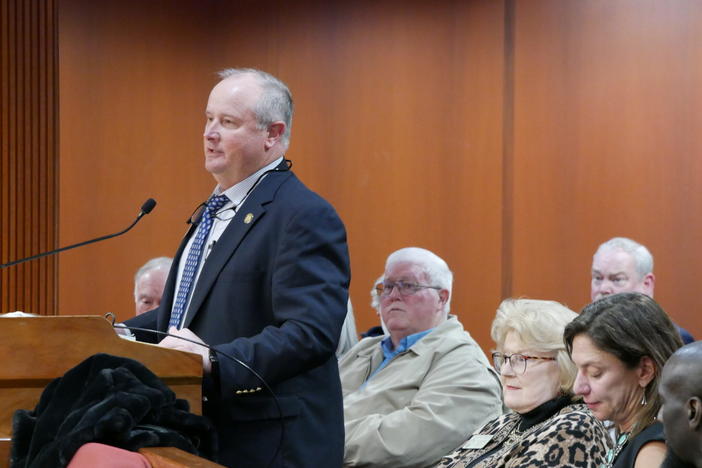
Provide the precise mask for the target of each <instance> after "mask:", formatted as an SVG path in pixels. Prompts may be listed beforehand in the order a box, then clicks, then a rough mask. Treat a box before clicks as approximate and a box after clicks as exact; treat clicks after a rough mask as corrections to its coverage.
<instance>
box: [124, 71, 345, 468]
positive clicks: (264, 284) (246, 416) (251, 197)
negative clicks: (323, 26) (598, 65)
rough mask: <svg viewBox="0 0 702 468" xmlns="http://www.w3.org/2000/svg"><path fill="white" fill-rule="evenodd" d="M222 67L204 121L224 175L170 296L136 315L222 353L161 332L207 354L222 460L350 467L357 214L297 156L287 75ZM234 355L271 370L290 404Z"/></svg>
mask: <svg viewBox="0 0 702 468" xmlns="http://www.w3.org/2000/svg"><path fill="white" fill-rule="evenodd" d="M220 78H221V81H220V82H219V83H217V85H216V86H215V87H214V88H213V89H212V91H211V93H210V96H209V100H208V102H207V109H206V118H207V120H206V124H205V133H204V151H205V168H206V169H207V171H208V172H210V173H211V174H212V176H213V177H214V179H215V181H216V182H217V186H216V187H215V189H214V192H213V193H212V195H211V196H210V197H209V199H208V200H207V202H206V203H203V204H202V205H201V207H200V209H199V210H196V213H195V214H194V216H193V217H192V218H191V226H190V229H189V231H188V233H187V235H186V236H185V238H184V239H183V241H182V243H181V245H180V247H179V249H178V251H177V253H176V256H175V259H174V262H173V267H172V268H171V271H170V273H169V275H168V280H167V283H166V288H165V291H164V295H163V299H162V301H161V305H160V307H159V308H158V309H155V310H154V311H151V312H148V313H146V314H143V315H141V316H138V317H136V318H134V319H131V320H129V321H128V322H126V323H127V325H128V326H140V327H144V328H152V329H156V330H161V331H166V330H168V331H169V332H171V333H173V334H175V335H178V336H182V337H184V338H188V339H191V340H194V341H197V342H204V343H207V344H208V345H211V346H212V347H213V348H214V349H215V350H216V351H219V352H221V353H222V354H220V353H219V352H214V353H211V352H208V350H207V349H206V348H204V347H201V346H198V345H195V344H191V343H189V342H186V341H182V340H180V339H178V338H173V337H167V338H165V339H163V340H162V341H161V342H160V345H161V346H165V347H169V348H175V349H181V350H187V351H191V352H195V353H198V354H200V355H202V358H203V367H204V371H205V374H204V375H205V377H204V383H203V393H204V398H203V399H204V400H205V401H204V405H203V413H204V414H205V416H208V417H209V418H210V419H211V420H212V421H213V423H214V424H215V426H216V428H217V432H218V435H219V445H220V450H219V462H220V463H223V464H225V465H227V466H236V467H266V466H275V467H282V466H286V467H288V466H290V467H319V466H325V467H335V466H337V467H338V466H341V463H342V459H343V452H344V447H343V444H344V427H343V410H342V398H341V388H340V383H339V372H338V368H337V361H336V358H335V356H334V351H335V350H336V346H337V342H338V340H339V333H340V330H341V326H342V323H343V321H344V317H345V315H346V301H347V297H348V285H349V277H350V273H349V259H348V250H347V244H346V233H345V230H344V226H343V224H342V222H341V220H340V219H339V217H338V215H337V214H336V212H335V211H334V209H333V208H332V206H331V205H329V203H327V202H326V201H325V200H323V199H322V198H321V197H319V196H318V195H316V194H315V193H313V192H312V191H310V190H309V189H307V188H306V187H305V186H304V185H303V184H302V182H300V181H299V180H298V179H297V177H295V175H294V174H293V173H292V172H291V171H290V165H291V163H290V161H288V160H286V159H285V158H284V154H285V151H286V150H287V148H288V143H289V139H290V125H291V121H292V110H293V109H292V97H291V95H290V91H289V90H288V88H287V86H285V84H283V83H282V82H281V81H279V80H278V79H276V78H275V77H273V76H271V75H269V74H267V73H264V72H261V71H259V70H252V69H227V70H224V71H222V72H220ZM137 337H138V338H139V339H143V340H148V341H158V340H159V339H160V337H154V336H148V334H143V333H138V334H137ZM223 353H226V354H230V355H233V356H235V357H236V358H238V359H240V360H241V361H243V362H244V363H246V364H247V365H249V366H250V367H251V368H252V369H253V370H255V371H256V372H258V373H260V375H261V376H262V377H263V378H264V379H265V380H266V381H267V383H268V384H269V385H270V386H271V387H272V389H273V392H275V394H276V396H277V403H278V404H276V402H275V400H274V398H273V396H271V394H270V393H269V392H268V391H266V389H265V386H264V385H263V384H262V382H261V381H260V380H259V379H258V378H257V377H255V376H254V375H253V374H252V373H251V372H250V371H248V370H246V369H245V368H243V367H241V366H240V365H237V364H235V363H234V362H233V361H232V360H230V359H228V358H227V357H225V356H224V354H223ZM278 405H279V406H278ZM283 423H284V424H285V427H284V438H283V439H282V446H281V428H282V424H283ZM273 458H275V461H274V462H273V464H271V461H272V460H273Z"/></svg>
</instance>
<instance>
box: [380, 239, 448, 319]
mask: <svg viewBox="0 0 702 468" xmlns="http://www.w3.org/2000/svg"><path fill="white" fill-rule="evenodd" d="M393 263H413V264H415V265H419V267H421V268H422V270H423V271H424V273H425V274H426V275H427V280H428V281H429V283H430V286H438V287H440V288H441V289H445V290H447V291H448V293H449V294H448V299H447V300H446V304H444V312H445V313H446V314H448V313H449V311H450V310H451V288H452V286H453V273H452V272H451V270H450V269H449V267H448V265H447V264H446V262H445V261H444V260H443V259H442V258H441V257H439V256H438V255H436V254H435V253H434V252H431V251H429V250H427V249H423V248H421V247H405V248H404V249H400V250H396V251H395V252H393V253H391V254H390V256H389V257H388V259H387V261H386V262H385V269H386V270H387V269H388V267H389V266H390V265H392V264H393Z"/></svg>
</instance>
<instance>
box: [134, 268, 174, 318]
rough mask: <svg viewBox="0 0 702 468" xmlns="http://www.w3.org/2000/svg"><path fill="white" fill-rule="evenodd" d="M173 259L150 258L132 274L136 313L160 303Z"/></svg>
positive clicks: (141, 312) (145, 310) (151, 308)
mask: <svg viewBox="0 0 702 468" xmlns="http://www.w3.org/2000/svg"><path fill="white" fill-rule="evenodd" d="M171 263H173V259H172V258H170V257H156V258H152V259H151V260H149V261H148V262H146V263H145V264H144V265H142V267H141V268H139V270H138V271H137V272H136V275H134V304H135V308H136V315H140V314H143V313H144V312H148V311H150V310H153V309H155V308H156V307H158V306H159V304H160V303H161V296H163V287H164V285H165V284H166V278H168V271H169V270H170V269H171Z"/></svg>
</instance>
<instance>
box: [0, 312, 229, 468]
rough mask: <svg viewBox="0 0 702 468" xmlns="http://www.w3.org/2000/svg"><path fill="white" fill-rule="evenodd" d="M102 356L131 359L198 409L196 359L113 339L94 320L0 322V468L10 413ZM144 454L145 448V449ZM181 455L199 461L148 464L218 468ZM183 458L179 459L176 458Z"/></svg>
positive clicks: (199, 364) (6, 448) (52, 318)
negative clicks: (55, 381)
mask: <svg viewBox="0 0 702 468" xmlns="http://www.w3.org/2000/svg"><path fill="white" fill-rule="evenodd" d="M96 353H108V354H113V355H116V356H123V357H127V358H131V359H135V360H137V361H139V362H141V363H142V364H144V365H145V366H146V367H148V368H149V369H150V370H151V371H152V372H153V373H154V374H156V375H158V376H159V377H160V378H161V380H163V381H164V382H165V384H166V385H168V386H169V387H170V388H171V389H172V390H173V391H174V392H175V393H176V395H177V396H178V397H179V398H183V399H186V400H188V402H189V403H190V410H191V411H192V412H193V413H196V414H200V413H201V411H202V398H201V392H202V390H201V383H202V358H201V357H200V355H198V354H192V353H186V352H183V351H176V350H172V349H165V348H160V347H158V346H155V345H150V344H145V343H137V342H134V341H130V340H126V339H122V338H120V337H118V336H117V335H116V333H115V331H114V330H113V328H112V325H111V324H110V323H109V322H108V321H107V320H106V319H105V318H103V317H100V316H49V317H44V316H42V317H11V318H10V317H3V318H0V357H2V361H3V362H2V364H1V365H0V468H5V467H7V466H8V464H9V454H10V442H11V437H12V415H13V414H14V412H15V411H16V410H18V409H29V410H32V409H34V407H35V406H36V404H37V402H38V401H39V397H40V396H41V393H42V391H43V390H44V387H46V385H47V384H48V383H49V382H51V381H52V380H53V379H55V378H57V377H61V376H63V374H64V373H66V371H68V370H69V369H71V368H72V367H74V366H76V365H77V364H78V363H80V362H81V361H83V360H84V359H86V358H88V357H90V356H92V355H93V354H96ZM145 450H146V451H147V452H148V451H149V450H148V449H145ZM173 451H177V452H181V453H180V454H179V456H188V457H193V458H194V459H197V460H199V461H200V462H197V463H196V462H195V461H193V462H192V463H190V464H181V465H178V464H177V462H173V464H169V463H166V464H162V465H158V464H155V463H154V462H153V460H152V458H151V457H150V456H149V454H148V453H144V455H146V456H147V458H149V460H150V461H152V465H153V466H202V467H205V466H209V467H213V466H220V465H217V464H214V463H211V462H208V461H206V460H204V459H202V458H199V457H194V456H192V455H190V454H185V452H182V451H178V450H177V449H168V450H166V453H171V452H173ZM182 454H185V455H182Z"/></svg>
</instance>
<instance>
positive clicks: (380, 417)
mask: <svg viewBox="0 0 702 468" xmlns="http://www.w3.org/2000/svg"><path fill="white" fill-rule="evenodd" d="M382 339H383V337H372V338H366V339H363V340H361V341H360V342H359V343H357V344H356V345H355V346H354V347H353V348H351V349H350V350H349V351H348V352H347V353H346V355H345V356H344V357H343V358H342V359H341V361H340V362H339V371H340V374H341V384H342V388H343V393H344V424H345V428H346V447H345V455H344V466H358V467H364V466H365V467H374V468H382V467H388V468H403V467H407V468H409V467H424V466H430V465H432V464H434V463H436V462H437V461H438V460H439V459H440V458H441V457H442V456H443V455H446V454H447V453H449V452H451V451H452V450H453V449H455V448H456V447H457V446H458V445H460V444H461V443H462V442H463V441H465V440H466V439H467V438H468V435H470V434H472V433H473V432H474V431H475V430H476V429H478V428H479V427H480V426H481V425H482V423H484V422H485V421H486V420H489V419H493V418H495V417H497V416H499V415H500V414H501V413H502V402H501V388H500V384H499V380H498V377H497V374H496V373H495V371H494V370H493V369H492V367H491V366H490V364H489V363H488V360H487V358H486V357H485V354H484V353H483V351H482V350H481V349H480V347H479V346H478V344H477V343H476V342H475V341H474V340H473V338H471V336H470V335H469V334H468V333H467V332H466V331H465V330H464V329H463V325H462V324H461V323H460V322H459V321H458V319H457V318H456V317H455V316H452V315H451V316H449V318H448V320H446V321H445V322H444V323H442V324H441V325H439V326H438V327H436V328H435V329H434V330H433V331H432V332H431V333H429V334H428V335H426V336H424V337H423V338H422V339H421V340H419V341H418V342H417V343H415V344H414V345H413V346H412V347H411V348H410V349H409V350H407V351H405V352H404V353H401V354H399V355H398V356H396V357H395V358H394V359H393V360H392V361H391V362H390V363H389V364H388V365H387V366H386V367H385V368H384V369H382V370H381V371H380V372H378V373H377V374H375V375H374V376H373V378H372V379H371V380H369V381H368V383H367V384H366V385H365V386H364V387H363V388H361V385H362V384H363V382H364V381H365V379H366V378H367V377H368V376H369V375H370V374H371V372H372V371H373V370H374V369H376V368H377V367H378V366H379V365H380V363H381V362H382V360H383V352H382V349H381V345H380V342H381V340H382Z"/></svg>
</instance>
